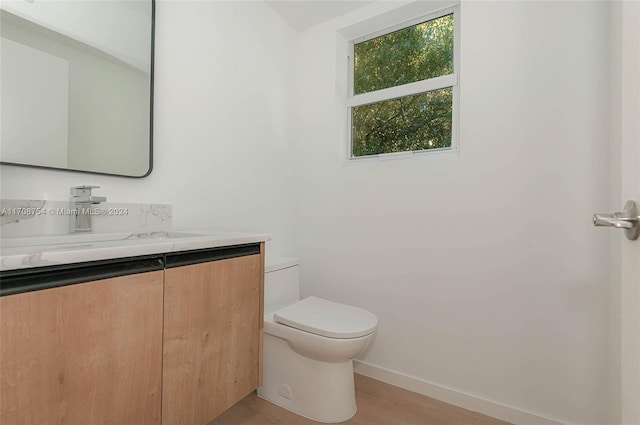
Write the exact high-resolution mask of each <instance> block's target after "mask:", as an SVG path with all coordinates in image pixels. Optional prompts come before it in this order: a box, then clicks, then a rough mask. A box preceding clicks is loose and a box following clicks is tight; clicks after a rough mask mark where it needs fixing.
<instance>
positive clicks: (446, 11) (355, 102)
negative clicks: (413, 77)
mask: <svg viewBox="0 0 640 425" xmlns="http://www.w3.org/2000/svg"><path fill="white" fill-rule="evenodd" d="M451 14H453V73H452V74H449V75H443V76H440V77H434V78H429V79H427V80H421V81H415V82H413V83H408V84H403V85H400V86H395V87H389V88H385V89H380V90H376V91H372V92H367V93H362V94H354V65H355V60H354V58H355V45H356V44H358V43H362V42H364V41H368V40H371V39H374V38H377V37H380V36H383V35H386V34H390V33H392V32H395V31H398V30H401V29H404V28H408V27H412V26H414V25H418V24H421V23H423V22H426V21H430V20H433V19H437V18H441V17H443V16H446V15H451ZM459 33H460V6H459V5H458V6H449V7H446V8H443V9H439V10H437V11H434V12H431V13H428V14H425V15H421V16H420V17H418V18H414V19H411V20H408V21H404V22H402V23H400V24H396V25H393V26H389V27H386V28H384V29H382V30H379V31H376V32H373V33H370V34H367V35H366V36H363V37H358V38H354V39H352V40H351V41H349V46H348V49H349V53H348V57H347V60H348V70H349V71H348V80H347V81H348V83H347V90H348V94H347V101H346V105H347V125H348V133H349V138H348V140H349V143H348V152H347V158H348V159H349V160H357V161H366V160H371V159H377V160H389V159H404V158H410V157H413V156H414V155H429V154H431V155H432V154H438V153H440V154H441V153H445V152H446V153H449V152H455V153H456V154H457V153H458V151H459V140H458V127H459V116H460V113H459V109H460V108H459V103H460V102H459V84H458V79H459V78H458V76H459V66H460V35H459ZM447 87H452V90H453V100H452V102H453V104H452V117H451V119H452V123H451V146H450V147H448V148H436V149H423V150H419V151H403V152H390V153H380V154H376V155H364V156H353V122H352V119H353V108H354V107H357V106H363V105H368V104H371V103H377V102H381V101H385V100H393V99H397V98H401V97H406V96H411V95H416V94H420V93H424V92H428V91H432V90H438V89H443V88H447Z"/></svg>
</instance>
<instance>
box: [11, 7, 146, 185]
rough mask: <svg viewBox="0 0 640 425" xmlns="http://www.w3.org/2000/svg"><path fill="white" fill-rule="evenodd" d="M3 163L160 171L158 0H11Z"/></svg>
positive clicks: (96, 170) (107, 171)
mask: <svg viewBox="0 0 640 425" xmlns="http://www.w3.org/2000/svg"><path fill="white" fill-rule="evenodd" d="M0 7H1V10H0V18H1V22H0V35H1V38H0V55H1V58H0V66H1V70H0V71H1V72H0V76H1V77H0V89H1V105H0V106H1V109H0V133H1V134H0V161H1V162H3V163H10V164H15V165H27V166H38V167H48V168H56V169H68V170H77V171H86V172H94V173H103V174H115V175H123V176H130V177H142V176H145V175H147V174H148V173H149V172H150V171H151V121H152V118H151V117H152V74H153V72H152V60H153V52H152V46H153V9H154V4H153V2H152V1H151V0H129V1H117V0H113V1H111V0H106V1H78V0H75V1H55V0H32V1H25V0H3V1H2V3H1V6H0Z"/></svg>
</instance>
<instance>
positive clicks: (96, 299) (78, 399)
mask: <svg viewBox="0 0 640 425" xmlns="http://www.w3.org/2000/svg"><path fill="white" fill-rule="evenodd" d="M162 297H163V271H153V272H147V273H139V274H134V275H128V276H122V277H116V278H111V279H104V280H99V281H94V282H89V283H80V284H75V285H69V286H62V287H58V288H53V289H46V290H39V291H34V292H26V293H21V294H17V295H9V296H4V297H1V298H0V315H1V316H0V423H1V424H3V425H14V424H16V425H17V424H37V425H43V424H78V425H79V424H83V425H88V424H136V425H142V424H160V422H161V411H160V408H161V401H160V397H161V378H162V376H161V370H162V307H163V305H162Z"/></svg>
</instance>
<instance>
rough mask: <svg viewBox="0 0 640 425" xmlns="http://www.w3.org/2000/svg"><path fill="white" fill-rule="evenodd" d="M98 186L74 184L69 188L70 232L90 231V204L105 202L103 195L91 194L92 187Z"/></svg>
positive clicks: (96, 187)
mask: <svg viewBox="0 0 640 425" xmlns="http://www.w3.org/2000/svg"><path fill="white" fill-rule="evenodd" d="M99 187H100V186H85V185H83V186H74V187H72V188H71V233H86V232H91V230H92V229H91V216H92V209H91V205H94V204H99V203H101V202H106V201H107V198H106V197H104V196H93V195H92V194H91V190H92V189H98V188H99Z"/></svg>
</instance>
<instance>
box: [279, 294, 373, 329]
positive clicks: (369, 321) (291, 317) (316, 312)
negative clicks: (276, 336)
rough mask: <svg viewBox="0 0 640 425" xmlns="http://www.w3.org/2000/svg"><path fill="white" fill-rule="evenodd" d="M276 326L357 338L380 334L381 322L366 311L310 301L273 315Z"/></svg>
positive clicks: (316, 299)
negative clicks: (375, 332)
mask: <svg viewBox="0 0 640 425" xmlns="http://www.w3.org/2000/svg"><path fill="white" fill-rule="evenodd" d="M273 317H274V319H275V320H276V322H278V323H281V324H283V325H287V326H291V327H293V328H296V329H300V330H302V331H306V332H311V333H314V334H317V335H322V336H326V337H329V338H357V337H360V336H365V335H369V334H370V333H372V332H373V331H375V330H376V327H377V326H378V319H377V318H376V316H375V315H374V314H373V313H371V312H370V311H367V310H365V309H363V308H358V307H353V306H350V305H345V304H340V303H334V302H331V301H327V300H323V299H322V298H317V297H308V298H305V299H304V300H301V301H298V302H296V303H295V304H291V305H290V306H287V307H284V308H282V309H280V310H278V311H276V312H275V313H274V314H273Z"/></svg>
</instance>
